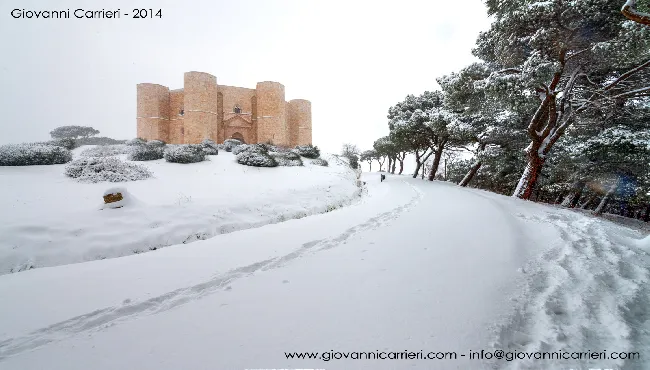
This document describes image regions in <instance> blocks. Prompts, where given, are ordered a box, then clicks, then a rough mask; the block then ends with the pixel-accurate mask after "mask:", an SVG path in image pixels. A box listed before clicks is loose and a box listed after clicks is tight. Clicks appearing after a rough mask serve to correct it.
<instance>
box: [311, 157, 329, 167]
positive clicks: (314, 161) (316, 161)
mask: <svg viewBox="0 0 650 370" xmlns="http://www.w3.org/2000/svg"><path fill="white" fill-rule="evenodd" d="M310 163H311V164H313V165H314V166H323V167H327V166H329V163H327V161H326V160H324V159H322V158H316V159H312V160H311V161H310Z"/></svg>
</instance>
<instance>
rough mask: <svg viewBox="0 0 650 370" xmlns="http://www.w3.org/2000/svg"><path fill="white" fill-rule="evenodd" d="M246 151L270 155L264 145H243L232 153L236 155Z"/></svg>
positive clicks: (235, 148)
mask: <svg viewBox="0 0 650 370" xmlns="http://www.w3.org/2000/svg"><path fill="white" fill-rule="evenodd" d="M244 151H246V152H254V153H268V149H267V148H266V146H265V145H264V144H242V145H239V146H236V147H234V148H233V149H232V153H233V154H235V155H237V154H239V153H242V152H244Z"/></svg>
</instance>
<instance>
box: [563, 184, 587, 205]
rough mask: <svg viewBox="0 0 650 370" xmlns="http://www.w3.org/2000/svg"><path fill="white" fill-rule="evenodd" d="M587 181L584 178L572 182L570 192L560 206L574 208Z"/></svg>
mask: <svg viewBox="0 0 650 370" xmlns="http://www.w3.org/2000/svg"><path fill="white" fill-rule="evenodd" d="M586 185H587V182H586V181H584V180H578V181H576V182H575V183H573V186H572V187H571V192H569V194H567V196H566V197H565V198H564V200H563V201H562V207H568V208H575V207H576V206H577V205H578V201H579V200H580V197H582V191H583V190H584V188H585V186H586Z"/></svg>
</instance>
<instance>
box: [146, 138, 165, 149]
mask: <svg viewBox="0 0 650 370" xmlns="http://www.w3.org/2000/svg"><path fill="white" fill-rule="evenodd" d="M146 145H147V146H151V147H153V148H162V147H164V146H165V145H167V143H165V142H164V141H162V140H151V141H147V143H146Z"/></svg>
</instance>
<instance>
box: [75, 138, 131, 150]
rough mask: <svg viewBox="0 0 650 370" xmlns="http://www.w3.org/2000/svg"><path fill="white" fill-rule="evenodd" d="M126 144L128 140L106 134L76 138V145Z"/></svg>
mask: <svg viewBox="0 0 650 370" xmlns="http://www.w3.org/2000/svg"><path fill="white" fill-rule="evenodd" d="M117 144H126V140H115V139H111V138H110V137H105V136H93V137H80V138H78V139H76V140H75V147H77V148H78V147H80V146H82V145H117Z"/></svg>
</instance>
